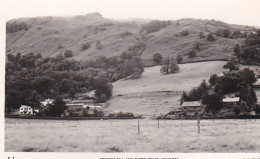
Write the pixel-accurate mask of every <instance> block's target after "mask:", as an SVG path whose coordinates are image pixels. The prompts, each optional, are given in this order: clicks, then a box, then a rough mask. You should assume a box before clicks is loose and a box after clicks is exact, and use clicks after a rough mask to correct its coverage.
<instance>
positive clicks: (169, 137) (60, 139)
mask: <svg viewBox="0 0 260 159" xmlns="http://www.w3.org/2000/svg"><path fill="white" fill-rule="evenodd" d="M5 123H6V124H5V151H6V152H31V151H33V152H49V151H54V152H260V120H250V121H249V120H201V129H200V130H201V131H200V134H198V127H197V121H196V120H160V122H159V127H158V121H156V120H149V119H142V120H140V134H138V120H97V121H93V120H92V121H86V120H85V121H55V120H26V119H19V120H18V119H6V120H5Z"/></svg>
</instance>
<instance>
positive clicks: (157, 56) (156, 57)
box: [153, 53, 163, 64]
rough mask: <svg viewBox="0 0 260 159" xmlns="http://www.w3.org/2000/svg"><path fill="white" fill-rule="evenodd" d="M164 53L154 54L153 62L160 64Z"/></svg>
mask: <svg viewBox="0 0 260 159" xmlns="http://www.w3.org/2000/svg"><path fill="white" fill-rule="evenodd" d="M162 59H163V57H162V55H161V54H160V53H155V54H153V62H154V63H156V64H160V63H161V62H162Z"/></svg>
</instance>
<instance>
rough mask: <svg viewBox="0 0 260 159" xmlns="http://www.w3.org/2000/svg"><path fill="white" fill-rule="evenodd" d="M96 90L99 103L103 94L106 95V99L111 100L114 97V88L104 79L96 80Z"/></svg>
mask: <svg viewBox="0 0 260 159" xmlns="http://www.w3.org/2000/svg"><path fill="white" fill-rule="evenodd" d="M94 88H95V96H96V97H97V99H98V100H97V101H99V99H100V98H101V95H102V94H104V95H106V99H109V98H110V97H111V96H112V91H113V86H112V84H111V83H109V82H108V81H107V79H105V78H104V77H98V78H96V79H94ZM104 95H102V96H104ZM102 98H103V97H102Z"/></svg>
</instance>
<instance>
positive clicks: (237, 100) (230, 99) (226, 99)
mask: <svg viewBox="0 0 260 159" xmlns="http://www.w3.org/2000/svg"><path fill="white" fill-rule="evenodd" d="M239 101H240V97H233V98H230V97H226V98H223V99H222V102H224V103H227V102H239Z"/></svg>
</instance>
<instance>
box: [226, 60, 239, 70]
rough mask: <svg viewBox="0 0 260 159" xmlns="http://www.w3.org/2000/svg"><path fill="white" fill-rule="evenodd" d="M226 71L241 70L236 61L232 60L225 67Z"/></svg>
mask: <svg viewBox="0 0 260 159" xmlns="http://www.w3.org/2000/svg"><path fill="white" fill-rule="evenodd" d="M223 68H224V69H229V71H230V72H231V71H233V70H239V66H238V64H237V61H236V59H234V58H231V59H230V60H229V61H228V62H227V63H226V64H225V65H224V66H223Z"/></svg>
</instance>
